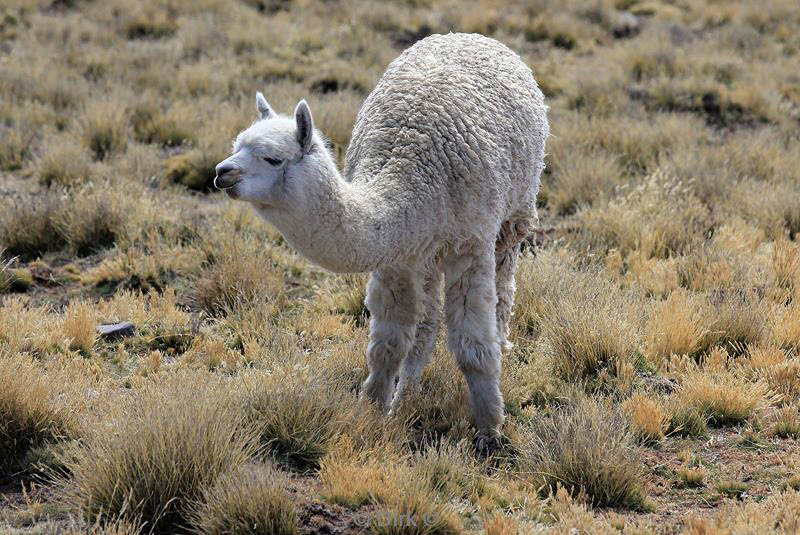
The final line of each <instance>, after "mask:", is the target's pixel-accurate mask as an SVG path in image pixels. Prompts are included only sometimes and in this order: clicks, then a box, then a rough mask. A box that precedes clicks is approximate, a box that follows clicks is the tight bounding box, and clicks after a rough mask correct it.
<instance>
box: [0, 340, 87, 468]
mask: <svg viewBox="0 0 800 535" xmlns="http://www.w3.org/2000/svg"><path fill="white" fill-rule="evenodd" d="M63 379H64V378H63V377H59V376H58V375H53V374H47V373H45V372H44V370H42V369H41V367H40V366H38V365H37V364H36V362H34V361H33V360H32V359H31V358H29V357H26V356H23V355H18V356H14V355H13V354H10V353H8V352H6V351H3V350H1V349H0V478H5V477H7V476H8V475H9V474H12V473H14V472H17V471H20V470H22V471H24V470H25V469H26V467H25V466H24V465H22V461H23V460H24V459H25V456H26V454H28V453H29V452H30V451H31V450H32V449H34V448H38V447H42V446H44V445H46V444H48V443H51V442H54V441H57V440H60V439H63V438H64V437H65V436H68V435H69V433H70V432H72V431H73V430H74V421H73V419H72V417H71V415H70V414H69V407H68V406H67V405H66V404H65V403H64V402H61V403H59V402H58V399H57V392H58V389H59V388H60V387H59V385H58V381H59V380H63Z"/></svg>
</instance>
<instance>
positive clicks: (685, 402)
mask: <svg viewBox="0 0 800 535" xmlns="http://www.w3.org/2000/svg"><path fill="white" fill-rule="evenodd" d="M675 396H676V399H677V400H678V403H679V405H680V406H681V407H682V408H683V410H685V409H695V410H697V411H698V412H699V413H700V414H703V415H705V417H706V418H707V419H708V420H709V422H710V423H711V424H713V425H718V426H722V425H729V424H737V423H743V422H746V421H747V420H749V419H750V418H751V417H752V416H753V415H754V414H755V413H756V412H757V411H758V410H759V409H761V408H763V407H764V406H765V405H766V404H767V403H768V388H767V385H766V384H764V383H763V382H759V381H757V382H749V381H746V380H743V379H740V378H739V377H736V376H735V375H734V374H732V373H730V372H727V371H722V372H710V373H701V372H698V371H695V372H692V373H690V375H689V376H688V377H686V378H685V379H684V380H683V383H682V384H681V386H680V387H679V388H678V390H677V392H676V393H675Z"/></svg>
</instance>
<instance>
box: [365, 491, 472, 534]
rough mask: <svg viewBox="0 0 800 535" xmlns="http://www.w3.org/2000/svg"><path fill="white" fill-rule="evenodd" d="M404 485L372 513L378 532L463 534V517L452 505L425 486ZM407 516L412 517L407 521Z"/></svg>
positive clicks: (372, 531) (375, 528) (373, 526)
mask: <svg viewBox="0 0 800 535" xmlns="http://www.w3.org/2000/svg"><path fill="white" fill-rule="evenodd" d="M409 487H410V488H403V489H401V490H400V492H399V493H397V494H393V495H391V496H390V497H388V498H387V500H386V501H385V502H384V503H383V504H382V506H381V507H378V508H376V510H375V511H374V513H373V515H372V522H371V524H370V532H371V533H374V534H375V535H459V534H461V533H463V532H464V528H463V526H462V524H461V520H460V519H459V517H458V515H457V514H456V513H455V511H453V510H452V509H451V508H450V507H448V506H446V505H444V504H442V503H441V502H439V501H438V500H436V499H435V497H434V496H432V495H431V493H430V491H428V490H427V489H425V488H424V487H422V488H415V487H414V486H413V485H409ZM404 519H410V520H408V521H405V520H404Z"/></svg>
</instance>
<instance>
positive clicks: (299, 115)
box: [294, 100, 314, 154]
mask: <svg viewBox="0 0 800 535" xmlns="http://www.w3.org/2000/svg"><path fill="white" fill-rule="evenodd" d="M294 120H295V122H297V142H298V143H300V148H301V149H302V150H303V154H308V152H309V151H310V150H311V141H312V138H313V137H314V120H313V119H312V118H311V110H310V109H309V108H308V104H306V101H305V100H301V101H300V102H298V103H297V107H296V108H295V109H294Z"/></svg>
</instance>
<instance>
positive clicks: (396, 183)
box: [345, 34, 548, 238]
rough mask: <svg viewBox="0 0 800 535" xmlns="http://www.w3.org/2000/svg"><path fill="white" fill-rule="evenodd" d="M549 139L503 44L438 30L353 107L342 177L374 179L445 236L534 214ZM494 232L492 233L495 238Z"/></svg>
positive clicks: (523, 70)
mask: <svg viewBox="0 0 800 535" xmlns="http://www.w3.org/2000/svg"><path fill="white" fill-rule="evenodd" d="M547 135H548V125H547V118H546V107H545V105H544V102H543V97H542V93H541V91H540V90H539V88H538V86H537V85H536V82H535V81H534V79H533V75H532V73H531V71H530V69H529V68H528V67H527V66H526V65H525V63H524V62H523V61H522V60H521V59H520V58H519V56H517V55H516V54H515V53H514V52H512V51H511V50H509V49H508V48H507V47H505V46H504V45H502V44H500V43H499V42H497V41H495V40H493V39H489V38H486V37H483V36H480V35H476V34H448V35H434V36H431V37H428V38H426V39H423V40H422V41H419V42H418V43H417V44H415V45H414V46H412V47H411V48H409V49H408V50H406V51H405V52H404V53H403V54H402V55H401V56H400V57H399V58H397V59H396V60H395V61H394V62H392V64H391V65H390V66H389V68H388V69H387V71H386V73H385V74H384V75H383V77H382V78H381V80H380V81H379V82H378V85H377V86H376V87H375V90H374V91H373V92H372V93H371V94H370V95H369V97H368V98H367V100H366V102H365V103H364V106H363V107H362V109H361V111H360V112H359V115H358V119H357V121H356V125H355V127H354V130H353V136H352V141H351V145H350V148H349V150H348V153H347V162H346V165H345V176H346V179H347V180H350V181H360V180H375V181H383V182H385V183H383V184H381V183H378V184H375V186H378V185H380V186H381V187H384V188H386V189H387V190H389V191H392V192H394V193H396V195H397V197H396V198H397V199H398V201H399V202H401V203H403V204H410V205H411V206H415V207H418V208H419V210H414V211H415V212H416V213H415V214H413V215H414V217H419V218H420V225H421V226H424V225H425V223H426V221H425V220H426V219H427V220H428V221H427V222H428V223H429V224H430V225H433V226H434V227H435V228H436V229H437V232H439V233H440V234H441V235H444V237H445V238H447V237H448V236H447V235H448V234H453V233H455V232H457V233H459V234H469V235H473V236H474V235H476V234H484V235H487V236H488V235H490V234H492V233H496V232H497V230H498V228H499V225H500V224H501V223H502V221H503V220H504V219H506V218H508V217H509V216H511V215H512V214H515V213H517V214H519V213H529V214H530V215H533V214H534V213H535V212H534V211H535V208H534V204H535V198H536V194H537V192H538V189H539V175H540V174H541V171H542V168H543V158H544V145H545V140H546V138H547ZM492 235H493V234H492Z"/></svg>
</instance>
